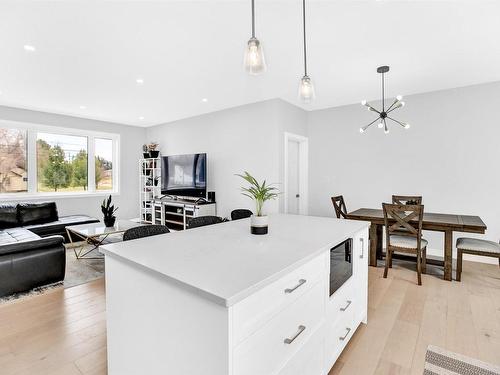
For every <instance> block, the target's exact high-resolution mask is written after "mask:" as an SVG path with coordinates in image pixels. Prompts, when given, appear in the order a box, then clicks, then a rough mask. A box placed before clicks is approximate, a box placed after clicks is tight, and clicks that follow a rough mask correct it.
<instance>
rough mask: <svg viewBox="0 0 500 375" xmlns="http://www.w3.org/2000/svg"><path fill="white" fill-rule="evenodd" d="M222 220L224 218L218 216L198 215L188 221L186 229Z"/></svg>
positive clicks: (217, 222)
mask: <svg viewBox="0 0 500 375" xmlns="http://www.w3.org/2000/svg"><path fill="white" fill-rule="evenodd" d="M223 221H224V219H223V218H221V217H219V216H198V217H194V218H192V219H191V220H190V221H189V224H188V229H193V228H198V227H204V226H205V225H213V224H219V223H222V222H223Z"/></svg>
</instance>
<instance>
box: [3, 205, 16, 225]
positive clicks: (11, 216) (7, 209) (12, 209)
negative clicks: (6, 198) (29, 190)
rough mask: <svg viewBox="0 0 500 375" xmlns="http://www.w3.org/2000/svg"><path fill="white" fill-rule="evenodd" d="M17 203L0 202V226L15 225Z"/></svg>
mask: <svg viewBox="0 0 500 375" xmlns="http://www.w3.org/2000/svg"><path fill="white" fill-rule="evenodd" d="M18 225H19V224H18V222H17V203H2V204H0V228H12V227H17V226H18Z"/></svg>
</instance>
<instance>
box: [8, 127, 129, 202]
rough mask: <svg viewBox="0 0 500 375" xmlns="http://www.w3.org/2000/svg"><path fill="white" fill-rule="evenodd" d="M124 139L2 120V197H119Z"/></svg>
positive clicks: (103, 134)
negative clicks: (104, 194) (119, 171)
mask: <svg viewBox="0 0 500 375" xmlns="http://www.w3.org/2000/svg"><path fill="white" fill-rule="evenodd" d="M119 140H120V138H119V136H118V135H117V134H109V133H101V132H89V131H84V130H70V131H68V129H65V128H56V127H48V126H42V125H40V126H33V125H29V126H28V125H27V124H22V123H14V122H9V121H1V120H0V196H2V197H3V198H8V197H9V196H12V197H15V196H17V195H47V194H62V195H64V194H66V195H67V194H88V193H96V192H99V193H101V192H102V193H109V192H113V193H116V192H118V178H119V176H118V168H117V166H118V150H119ZM91 161H92V162H91Z"/></svg>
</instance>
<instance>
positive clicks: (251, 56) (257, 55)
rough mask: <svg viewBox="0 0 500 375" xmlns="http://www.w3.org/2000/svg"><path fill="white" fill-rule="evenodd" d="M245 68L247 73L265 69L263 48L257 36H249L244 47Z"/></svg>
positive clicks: (253, 73) (256, 72)
mask: <svg viewBox="0 0 500 375" xmlns="http://www.w3.org/2000/svg"><path fill="white" fill-rule="evenodd" d="M244 64H245V70H246V71H247V73H248V74H252V75H257V74H261V73H264V72H265V71H266V60H265V58H264V50H263V49H262V45H261V44H260V42H259V40H258V39H257V38H254V37H252V38H250V40H249V41H248V43H247V47H246V49H245V60H244Z"/></svg>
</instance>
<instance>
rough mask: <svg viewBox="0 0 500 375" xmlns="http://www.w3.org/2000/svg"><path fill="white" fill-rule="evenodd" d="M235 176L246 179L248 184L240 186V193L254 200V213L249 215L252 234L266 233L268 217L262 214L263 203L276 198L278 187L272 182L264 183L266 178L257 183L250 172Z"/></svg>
mask: <svg viewBox="0 0 500 375" xmlns="http://www.w3.org/2000/svg"><path fill="white" fill-rule="evenodd" d="M237 176H239V177H241V178H243V179H244V180H245V181H247V182H248V183H249V184H250V186H249V187H242V188H241V190H242V192H241V194H243V195H244V196H246V197H248V198H250V199H252V200H254V201H255V208H256V211H255V215H252V217H251V232H252V234H267V232H268V223H269V220H268V217H267V216H266V215H264V214H263V208H264V203H266V202H267V201H269V200H272V199H276V197H278V194H279V190H278V188H276V187H275V186H273V184H266V180H264V181H263V182H262V183H259V182H258V181H257V180H256V179H255V177H253V176H252V175H251V174H250V173H248V172H246V171H245V172H244V174H242V175H241V174H238V175H237Z"/></svg>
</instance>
